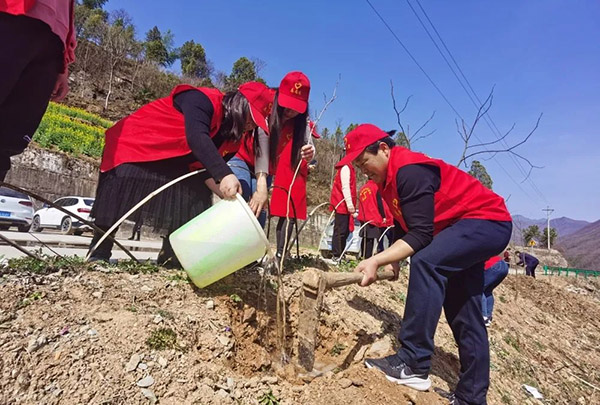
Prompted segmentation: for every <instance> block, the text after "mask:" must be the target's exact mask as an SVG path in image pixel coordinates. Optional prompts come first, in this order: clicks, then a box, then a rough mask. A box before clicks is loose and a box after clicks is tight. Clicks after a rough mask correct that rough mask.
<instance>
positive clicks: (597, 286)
mask: <svg viewBox="0 0 600 405" xmlns="http://www.w3.org/2000/svg"><path fill="white" fill-rule="evenodd" d="M304 263H305V264H310V265H317V266H320V267H322V266H324V264H322V263H321V264H320V263H319V262H318V261H315V260H312V259H311V260H304ZM301 264H302V263H296V267H297V268H301V267H302V266H301ZM20 267H23V265H22V264H19V263H16V262H13V263H12V265H11V266H9V268H5V269H3V270H2V274H3V277H2V278H0V280H1V281H0V348H1V350H2V352H3V353H4V354H3V356H2V360H1V361H0V373H1V375H2V378H1V379H0V403H13V404H38V403H46V404H58V403H60V404H78V403H95V404H100V403H104V404H109V403H110V404H148V403H150V404H154V403H156V401H157V400H158V401H160V403H161V404H183V403H186V404H191V403H202V404H205V405H210V404H219V405H220V404H259V402H260V404H271V405H275V404H279V405H292V404H315V405H319V404H324V405H336V404H340V405H341V404H358V403H369V404H373V405H379V404H380V405H389V404H390V403H399V404H419V405H431V404H433V405H435V404H446V403H447V401H446V400H445V399H444V398H443V396H444V395H446V394H447V393H448V392H449V391H450V390H451V389H452V387H453V386H454V384H455V383H456V381H457V378H458V370H459V364H458V358H457V350H456V346H455V344H454V341H453V338H452V334H451V332H450V329H449V327H448V326H447V325H446V323H445V321H444V320H443V316H442V321H441V323H440V326H439V327H438V330H437V332H436V351H435V356H434V360H433V369H432V379H433V384H434V385H433V386H434V387H435V391H431V392H424V393H417V392H415V391H410V390H408V389H405V388H402V387H399V386H397V385H395V384H392V383H390V382H388V381H387V380H385V379H384V378H383V377H382V376H381V375H379V374H378V373H374V372H372V371H370V370H367V369H366V368H365V367H364V366H363V364H362V360H363V358H364V357H365V356H383V355H386V354H389V353H390V352H391V351H392V350H393V347H394V346H395V345H396V344H397V342H396V338H395V336H396V334H397V329H398V325H399V324H400V322H401V320H402V314H403V310H404V300H405V297H406V288H407V282H408V279H407V276H406V272H405V271H404V272H403V273H402V275H401V277H400V280H398V281H397V282H393V283H390V282H380V283H378V284H375V285H373V286H371V287H369V288H360V287H358V286H349V287H344V288H340V289H337V290H332V291H329V292H328V293H327V294H326V296H325V301H324V308H323V312H322V317H321V322H320V327H319V334H320V337H321V344H320V346H319V347H318V350H317V361H318V362H319V363H320V367H322V370H324V371H325V372H324V374H323V375H321V376H319V377H316V378H314V379H311V378H309V377H308V376H302V375H301V374H298V373H297V371H296V369H295V368H294V366H293V364H294V359H295V352H294V348H295V345H296V328H297V313H298V304H299V293H300V285H301V284H300V283H301V281H300V280H301V272H293V273H288V274H284V276H283V285H282V286H278V283H277V282H276V277H274V276H270V275H265V276H264V277H261V275H260V274H259V273H257V271H256V269H254V270H244V271H239V272H237V273H235V274H233V275H232V276H230V277H228V278H226V279H224V280H222V281H220V282H218V283H216V284H214V285H213V286H211V287H210V288H207V289H202V290H200V289H196V288H193V287H192V286H191V285H190V284H188V283H187V281H186V279H185V276H184V275H183V274H182V273H181V272H177V271H168V270H164V269H154V268H149V267H144V268H137V267H135V266H122V267H120V268H116V267H111V268H105V267H100V266H86V265H81V264H77V265H67V266H64V267H62V268H59V269H54V272H52V273H45V272H43V271H41V270H42V269H40V268H38V271H37V272H36V273H31V272H29V271H23V270H19V268H20ZM30 267H31V266H30ZM56 270H58V271H56ZM279 288H283V293H284V295H285V297H286V303H287V305H286V312H287V329H286V333H285V341H286V342H287V346H288V348H290V349H291V350H289V351H288V354H289V355H290V356H291V357H289V358H291V362H290V363H287V361H286V359H288V357H287V356H282V351H281V350H280V349H278V346H277V336H278V333H277V331H278V330H279V329H278V327H277V323H276V321H275V319H276V313H277V309H276V307H275V294H276V290H277V289H279ZM599 319H600V283H598V282H597V281H596V282H594V281H591V280H590V281H587V280H580V279H575V278H570V279H566V278H558V277H554V278H546V279H545V278H543V277H540V278H538V279H532V278H528V277H524V276H515V275H510V276H509V277H508V278H507V280H505V282H504V283H503V284H501V285H500V286H499V287H498V289H497V290H496V310H495V314H494V322H493V324H492V327H491V328H490V329H489V334H490V347H491V358H492V365H491V381H492V385H491V388H490V393H489V396H488V401H489V403H490V404H492V405H493V404H519V405H520V404H534V403H538V402H536V401H535V400H533V399H532V397H531V396H529V394H527V393H526V392H525V391H524V390H523V388H522V384H528V385H531V386H534V387H537V388H538V389H539V391H540V392H541V393H542V394H543V395H544V397H545V403H549V404H593V403H597V402H595V401H597V400H598V393H597V392H595V391H594V388H592V387H593V386H596V387H597V386H598V385H600V375H599V374H598V373H597V370H599V369H600V352H599V351H598V350H597V348H598V347H599V345H600V335H599V334H598V330H599V329H600V323H599V321H598V320H599ZM557 337H559V338H557ZM282 359H283V363H282ZM327 370H328V371H327Z"/></svg>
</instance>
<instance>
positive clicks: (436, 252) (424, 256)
mask: <svg viewBox="0 0 600 405" xmlns="http://www.w3.org/2000/svg"><path fill="white" fill-rule="evenodd" d="M511 230H512V223H511V222H498V221H486V220H480V219H463V220H460V221H458V222H457V223H455V224H454V225H452V226H450V227H448V228H446V229H444V230H443V231H441V232H440V233H439V234H437V235H436V236H435V237H434V238H433V241H432V242H431V243H430V244H429V245H428V246H426V247H425V248H423V249H421V250H419V251H418V252H417V253H415V254H414V255H413V256H412V257H411V262H410V277H409V281H408V294H407V298H406V307H405V308H404V318H403V321H402V327H401V330H400V336H399V340H400V343H401V345H402V347H401V348H400V350H399V351H398V356H399V357H400V358H401V359H402V360H403V361H404V362H405V363H406V364H407V365H408V366H409V367H410V368H411V369H412V370H414V371H415V372H418V373H421V372H423V373H426V372H428V371H429V369H430V367H431V356H432V354H433V350H434V343H433V336H434V335H435V330H436V327H437V324H438V322H439V319H440V315H441V312H442V308H443V309H444V312H445V314H446V319H447V320H448V323H449V324H450V329H452V334H453V335H454V339H455V340H456V343H457V344H458V355H459V358H460V376H459V381H458V385H457V386H456V390H455V394H456V397H457V398H458V399H460V400H462V401H463V402H466V403H468V404H485V403H486V394H487V390H488V386H489V382H490V381H489V373H490V353H489V344H488V337H487V331H486V328H485V324H484V322H483V316H482V312H481V296H482V293H483V282H484V279H483V272H484V271H483V264H484V262H485V260H487V259H488V258H489V257H491V256H493V255H496V254H498V253H499V252H501V251H502V249H504V248H505V246H506V244H507V243H508V241H509V239H510V235H511Z"/></svg>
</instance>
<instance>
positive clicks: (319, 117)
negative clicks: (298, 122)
mask: <svg viewBox="0 0 600 405" xmlns="http://www.w3.org/2000/svg"><path fill="white" fill-rule="evenodd" d="M340 80H342V75H341V74H340V75H338V79H337V80H336V82H335V87H334V88H333V94H332V95H331V98H330V99H329V101H327V96H326V95H325V93H323V98H324V99H325V105H324V106H323V109H322V110H321V112H320V113H319V115H317V119H316V120H314V121H313V123H314V127H315V128H316V127H317V124H318V123H319V121H321V117H322V116H323V113H324V112H325V111H326V110H327V107H329V105H330V104H331V103H333V102H334V101H335V99H336V98H337V89H338V86H339V84H340Z"/></svg>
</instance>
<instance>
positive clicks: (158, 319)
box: [152, 315, 163, 324]
mask: <svg viewBox="0 0 600 405" xmlns="http://www.w3.org/2000/svg"><path fill="white" fill-rule="evenodd" d="M162 321H163V317H162V316H160V315H156V316H155V317H154V319H153V320H152V322H154V323H156V324H159V323H161V322H162Z"/></svg>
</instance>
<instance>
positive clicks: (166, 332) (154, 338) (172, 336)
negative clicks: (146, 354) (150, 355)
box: [146, 328, 179, 350]
mask: <svg viewBox="0 0 600 405" xmlns="http://www.w3.org/2000/svg"><path fill="white" fill-rule="evenodd" d="M146 344H147V345H148V347H149V348H150V349H153V350H165V349H178V348H179V346H178V345H177V333H175V331H174V330H173V329H170V328H160V329H157V330H154V331H152V333H151V334H150V337H149V338H148V339H146Z"/></svg>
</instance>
